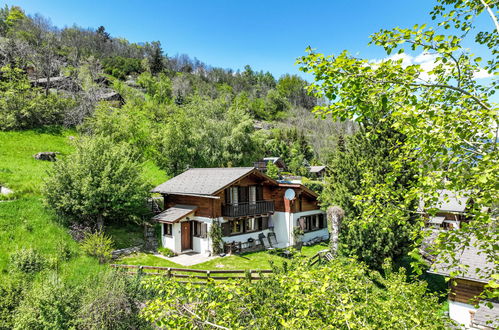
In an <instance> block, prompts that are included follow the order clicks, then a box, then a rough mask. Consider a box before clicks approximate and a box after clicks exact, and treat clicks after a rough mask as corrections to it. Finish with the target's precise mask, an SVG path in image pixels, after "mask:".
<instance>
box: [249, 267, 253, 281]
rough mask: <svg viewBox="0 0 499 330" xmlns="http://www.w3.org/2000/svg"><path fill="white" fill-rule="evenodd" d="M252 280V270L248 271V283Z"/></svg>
mask: <svg viewBox="0 0 499 330" xmlns="http://www.w3.org/2000/svg"><path fill="white" fill-rule="evenodd" d="M252 279H253V269H250V271H249V281H250V282H251V280H252Z"/></svg>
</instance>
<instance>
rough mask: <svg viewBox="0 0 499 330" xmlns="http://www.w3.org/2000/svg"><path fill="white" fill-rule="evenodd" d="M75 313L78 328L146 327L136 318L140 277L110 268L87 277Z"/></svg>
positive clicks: (140, 293) (137, 316) (139, 293)
mask: <svg viewBox="0 0 499 330" xmlns="http://www.w3.org/2000/svg"><path fill="white" fill-rule="evenodd" d="M86 287H87V290H86V292H85V293H84V295H83V298H82V305H81V308H80V310H79V312H78V323H77V328H78V329H145V328H147V327H146V324H145V321H143V320H141V319H140V318H139V306H140V302H141V301H142V300H143V291H142V290H141V285H140V277H135V278H130V277H126V276H123V274H120V273H117V272H114V271H110V272H108V273H105V274H101V275H100V276H99V278H98V279H97V281H96V280H95V279H90V280H89V281H88V282H87V285H86Z"/></svg>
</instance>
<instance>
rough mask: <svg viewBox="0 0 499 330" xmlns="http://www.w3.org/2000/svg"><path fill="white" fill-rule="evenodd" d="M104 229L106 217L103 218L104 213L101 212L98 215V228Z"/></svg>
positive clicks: (99, 229)
mask: <svg viewBox="0 0 499 330" xmlns="http://www.w3.org/2000/svg"><path fill="white" fill-rule="evenodd" d="M103 229H104V219H103V218H102V215H101V214H99V215H98V216H97V230H98V231H102V230H103Z"/></svg>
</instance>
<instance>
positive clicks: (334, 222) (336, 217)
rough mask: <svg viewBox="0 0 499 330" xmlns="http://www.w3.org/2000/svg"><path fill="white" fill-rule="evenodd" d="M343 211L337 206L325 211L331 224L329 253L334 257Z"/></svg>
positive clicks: (336, 250) (336, 252)
mask: <svg viewBox="0 0 499 330" xmlns="http://www.w3.org/2000/svg"><path fill="white" fill-rule="evenodd" d="M344 215H345V211H343V209H342V208H341V207H339V206H332V207H330V208H328V209H327V216H328V218H329V221H330V222H331V238H330V240H329V245H330V248H331V253H332V254H333V255H334V256H336V255H337V254H338V243H339V237H340V230H341V222H342V221H343V216H344Z"/></svg>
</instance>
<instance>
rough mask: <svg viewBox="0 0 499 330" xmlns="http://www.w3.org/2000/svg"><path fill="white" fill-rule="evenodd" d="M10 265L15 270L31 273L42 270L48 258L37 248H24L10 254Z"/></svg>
mask: <svg viewBox="0 0 499 330" xmlns="http://www.w3.org/2000/svg"><path fill="white" fill-rule="evenodd" d="M10 265H11V267H12V268H13V270H15V271H19V272H23V273H27V274H29V273H36V272H39V271H40V270H42V269H43V268H44V267H45V265H46V260H45V258H44V257H43V256H42V255H41V254H40V253H39V252H38V251H37V250H35V249H32V248H22V249H20V250H17V251H15V252H14V253H12V254H11V255H10Z"/></svg>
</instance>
